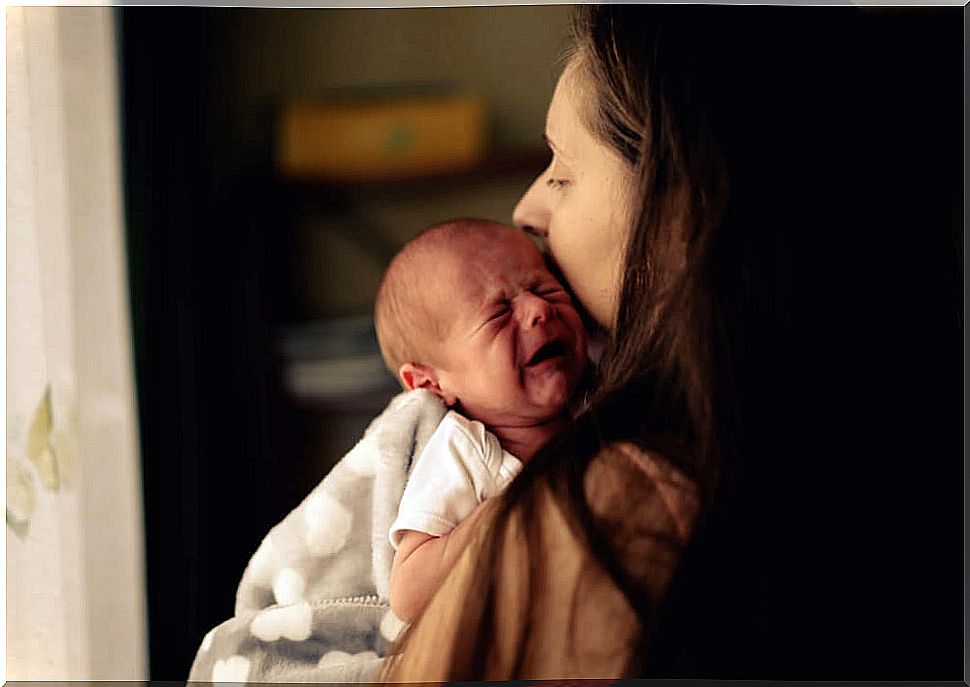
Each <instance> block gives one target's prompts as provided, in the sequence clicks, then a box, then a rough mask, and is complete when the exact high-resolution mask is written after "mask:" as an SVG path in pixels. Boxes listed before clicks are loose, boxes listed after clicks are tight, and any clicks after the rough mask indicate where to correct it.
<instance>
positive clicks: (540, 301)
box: [522, 293, 552, 328]
mask: <svg viewBox="0 0 970 687" xmlns="http://www.w3.org/2000/svg"><path fill="white" fill-rule="evenodd" d="M551 314H552V306H551V305H550V304H549V302H548V301H547V300H546V299H544V298H540V297H539V296H536V295H535V294H532V293H529V294H526V296H525V297H524V303H523V307H522V324H523V326H525V327H526V328H531V327H536V326H538V325H540V324H542V323H543V322H545V321H546V320H548V319H549V317H550V315H551Z"/></svg>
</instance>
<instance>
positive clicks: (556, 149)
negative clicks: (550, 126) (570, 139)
mask: <svg viewBox="0 0 970 687" xmlns="http://www.w3.org/2000/svg"><path fill="white" fill-rule="evenodd" d="M542 140H543V141H545V143H546V145H547V146H549V148H550V149H551V150H552V152H553V153H555V155H556V156H557V157H559V158H560V159H565V160H567V161H568V160H569V159H570V157H571V156H570V155H568V154H567V153H565V152H564V151H563V149H562V148H560V147H559V146H557V145H556V142H555V141H553V140H552V139H551V138H550V137H549V135H548V134H542Z"/></svg>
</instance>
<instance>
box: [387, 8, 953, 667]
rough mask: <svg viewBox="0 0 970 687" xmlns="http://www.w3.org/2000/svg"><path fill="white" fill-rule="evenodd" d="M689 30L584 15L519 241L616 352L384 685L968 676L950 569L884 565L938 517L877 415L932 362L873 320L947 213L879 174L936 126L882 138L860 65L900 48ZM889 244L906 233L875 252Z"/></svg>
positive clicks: (756, 29) (683, 20) (772, 18)
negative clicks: (943, 628)
mask: <svg viewBox="0 0 970 687" xmlns="http://www.w3.org/2000/svg"><path fill="white" fill-rule="evenodd" d="M698 9H700V8H686V9H685V8H677V7H637V6H609V5H604V6H583V7H582V8H580V9H579V10H578V11H577V19H576V26H575V42H574V47H573V50H572V52H571V54H570V56H569V58H568V60H567V62H566V64H565V67H564V69H563V72H562V76H561V78H560V80H559V83H558V85H557V87H556V90H555V94H554V96H553V98H552V101H551V103H550V106H549V112H548V118H547V125H546V130H545V138H546V140H547V142H548V145H549V147H550V149H551V152H552V161H551V163H550V165H549V167H548V168H547V169H546V170H545V171H544V172H543V173H542V175H541V176H540V177H539V178H538V179H537V180H536V181H535V183H534V184H533V185H532V187H531V188H530V189H529V190H528V191H527V193H526V194H525V195H524V196H523V198H522V200H521V201H520V203H519V204H518V206H517V207H516V209H515V214H514V220H515V223H516V225H517V226H518V227H519V228H521V229H522V230H524V231H526V232H528V233H530V234H532V235H534V236H536V237H538V238H539V239H540V240H541V241H542V242H543V243H544V244H545V245H546V246H547V248H548V251H549V253H550V254H551V257H552V258H553V260H554V262H555V263H556V265H557V266H558V268H559V270H561V272H562V275H563V277H564V278H565V280H566V281H567V282H568V284H569V287H570V289H571V291H572V293H573V295H574V296H575V299H576V300H577V301H578V302H579V303H580V304H581V305H582V306H583V308H584V309H585V312H586V315H588V320H589V321H590V324H591V326H592V327H594V328H595V329H598V330H600V331H601V332H602V333H603V337H604V339H605V342H606V343H605V352H604V353H603V356H602V359H601V360H600V361H599V365H598V369H597V373H596V377H595V383H594V386H593V388H592V391H591V393H590V395H589V398H588V403H587V405H586V407H585V409H584V410H583V411H582V412H581V413H580V414H579V415H578V417H577V418H576V419H575V420H574V421H573V422H572V423H571V424H570V425H569V426H568V427H567V428H566V429H565V430H564V431H562V432H561V433H559V434H558V435H557V436H556V437H555V438H553V439H552V440H551V441H550V442H549V443H548V444H546V445H545V447H544V448H542V449H541V450H539V452H538V453H537V454H536V455H535V457H534V458H533V459H532V460H531V461H530V462H529V463H528V464H527V465H526V467H525V469H524V470H523V472H522V473H521V474H520V475H519V477H518V478H517V479H516V480H515V481H514V482H513V483H512V484H511V486H510V487H509V489H508V491H507V492H505V494H503V495H502V496H500V497H497V498H495V499H492V500H491V501H489V502H488V503H487V505H486V507H485V508H484V512H483V514H482V516H481V517H480V519H479V520H478V522H477V523H476V528H475V533H474V534H473V535H471V536H470V537H469V539H470V543H469V544H468V546H467V548H466V549H465V550H464V552H463V554H462V556H461V558H460V560H459V562H458V564H457V567H456V568H455V569H454V570H453V571H452V572H451V574H450V575H449V576H448V578H447V579H446V580H445V582H444V585H443V586H442V588H441V589H440V590H439V591H438V592H437V594H436V595H435V596H434V598H433V599H432V601H431V603H430V605H429V606H428V607H427V608H426V610H425V611H424V613H423V615H422V616H421V617H420V618H419V619H418V620H417V621H416V622H415V623H414V624H413V625H412V626H411V627H410V628H409V630H408V632H407V633H406V635H405V637H404V639H403V641H402V642H401V644H400V646H399V647H398V650H399V653H398V654H397V655H396V656H395V657H394V660H393V661H392V662H389V664H388V667H387V670H386V673H385V675H384V677H385V678H386V679H388V680H393V681H437V680H462V679H465V680H467V679H489V680H503V679H513V678H563V677H599V678H609V677H622V676H648V677H696V678H704V677H710V678H721V679H729V678H747V679H765V678H775V679H804V678H812V677H816V678H830V679H833V678H844V679H861V678H889V677H892V678H894V679H901V678H904V679H905V678H914V679H915V678H918V677H919V678H925V677H928V676H932V675H946V674H951V673H947V672H945V671H946V670H948V668H945V666H944V665H943V663H942V662H941V660H940V658H941V657H942V656H944V655H946V656H950V655H951V654H952V651H951V650H952V649H953V648H956V649H957V650H958V649H959V646H958V644H952V642H951V643H950V644H945V643H943V642H941V641H939V635H937V634H934V632H933V631H932V629H931V628H930V625H931V624H932V623H933V619H934V618H936V615H935V614H936V613H937V612H938V611H939V609H940V608H942V607H943V606H944V604H942V603H941V601H942V598H943V597H942V594H943V592H942V591H941V590H942V589H947V590H953V589H955V588H958V587H955V586H954V584H953V582H954V578H953V577H952V574H948V576H946V584H942V583H941V586H940V587H939V588H938V589H935V590H934V588H933V586H932V585H929V584H928V583H927V573H926V570H927V569H931V568H932V569H936V570H940V569H942V566H943V563H944V554H935V553H933V552H932V550H931V551H927V550H926V549H927V547H926V546H920V547H917V548H918V552H917V550H916V549H913V548H910V547H909V545H907V544H905V543H903V542H900V545H899V548H896V549H893V550H891V549H890V548H889V545H890V542H891V540H894V538H895V537H897V536H899V535H900V534H901V533H902V532H903V529H902V528H903V526H904V523H909V524H910V525H912V524H913V523H919V524H920V525H921V526H920V527H917V528H916V530H915V531H914V533H913V536H917V537H922V538H923V539H922V541H923V542H924V543H928V540H927V539H925V537H926V536H928V535H927V534H926V532H927V531H928V530H929V529H930V528H929V527H923V525H927V524H928V523H930V522H933V520H932V518H935V517H936V516H937V515H939V516H940V517H942V511H941V510H939V508H940V507H939V506H933V505H929V504H923V503H922V502H920V506H921V507H920V508H915V507H914V505H915V504H913V502H912V500H911V499H910V500H909V501H907V500H906V498H905V497H904V492H905V493H907V494H911V493H912V492H910V491H907V487H908V486H911V487H913V488H916V489H917V490H918V488H920V487H924V488H925V487H926V484H924V482H923V481H921V480H924V479H925V478H924V477H922V476H920V474H918V472H917V473H914V472H913V471H912V470H910V471H905V472H899V471H898V470H896V468H895V467H894V466H892V465H891V464H885V463H880V462H877V459H876V457H877V456H879V455H883V456H886V455H890V454H887V453H886V451H891V449H892V447H893V446H894V445H895V446H897V447H899V446H902V447H909V446H911V445H914V444H915V442H916V439H914V437H916V435H917V434H918V432H916V431H915V429H914V430H912V431H910V430H909V429H908V424H907V422H906V419H908V418H916V417H917V415H905V414H902V413H901V412H900V406H899V405H897V404H890V403H889V402H888V400H887V399H888V395H887V396H883V395H881V394H880V393H878V392H877V390H878V389H879V388H880V386H879V385H880V384H882V383H883V382H882V381H881V380H882V377H880V375H879V372H880V371H881V370H882V367H881V365H882V362H883V361H885V360H887V359H889V358H894V359H895V360H905V359H906V356H909V355H916V354H919V353H924V352H925V351H924V350H923V349H920V348H919V346H920V345H924V346H925V344H920V343H918V341H919V340H918V339H917V338H915V337H908V336H907V334H906V333H905V332H902V333H900V332H898V331H897V330H896V329H892V330H890V329H888V325H887V324H886V320H879V319H877V318H875V317H873V316H872V313H873V312H879V308H880V307H881V304H882V301H880V300H878V299H877V298H876V295H877V294H878V293H879V289H880V288H882V289H886V290H888V292H889V293H895V291H894V289H895V288H896V287H895V283H896V282H895V281H894V280H890V275H891V274H893V272H892V269H891V265H892V264H893V259H894V258H901V257H903V256H904V255H905V254H906V250H905V249H904V248H903V244H899V249H898V250H897V251H896V252H893V251H894V248H895V246H896V244H895V243H893V239H892V238H890V237H891V231H890V230H891V229H893V228H900V227H904V225H905V224H906V222H907V221H908V220H909V219H910V218H915V217H916V216H917V215H918V211H917V208H918V207H919V210H920V211H922V210H924V209H925V211H926V212H927V213H930V215H928V216H933V215H932V213H933V212H934V207H938V206H940V205H945V204H946V202H948V201H950V200H952V198H953V197H954V196H953V195H946V193H947V192H948V191H946V192H944V191H939V194H940V195H939V197H938V198H935V199H934V200H939V201H942V203H937V204H936V206H934V205H933V204H932V203H930V204H928V206H929V207H924V206H923V205H922V203H921V202H920V200H919V199H918V197H917V196H918V194H919V193H921V192H923V191H924V190H925V191H927V192H930V191H929V190H930V188H931V187H930V185H929V184H927V186H926V187H925V188H924V187H923V186H919V187H916V186H913V184H915V183H916V182H915V181H914V179H915V178H916V177H915V175H913V174H912V173H911V172H909V171H907V170H909V169H912V168H913V167H914V166H916V165H920V164H923V163H925V162H926V161H927V160H930V159H931V157H930V156H929V155H928V154H927V156H926V157H925V158H924V157H920V156H921V155H924V153H923V152H921V151H922V150H923V148H920V149H917V148H916V147H908V146H907V144H906V142H905V141H902V142H900V141H898V140H896V139H894V142H893V144H892V145H893V148H894V150H895V151H896V152H897V153H898V155H899V156H900V158H899V159H897V162H898V161H899V160H903V161H904V162H905V165H903V167H901V171H899V170H895V171H894V172H893V173H892V174H889V173H888V172H886V171H885V170H887V169H890V168H892V163H891V162H880V161H879V160H881V159H882V158H879V157H877V156H878V155H881V154H883V152H882V151H884V150H885V146H887V145H889V144H888V143H887V142H886V139H885V138H883V135H884V134H886V133H889V132H892V131H896V129H895V128H894V127H895V126H896V125H897V123H899V124H900V125H901V123H902V122H903V120H904V119H905V118H906V117H907V116H908V115H912V114H913V113H916V112H918V108H916V107H913V106H909V105H907V103H906V99H905V97H904V98H902V99H901V101H894V108H895V109H893V108H887V105H888V103H889V101H890V98H889V93H890V92H891V90H892V89H891V88H890V84H889V83H888V82H886V83H885V84H883V83H882V82H881V81H879V78H883V77H880V76H879V74H882V73H883V72H879V73H878V74H876V73H875V72H871V71H869V72H867V71H865V69H864V67H865V65H863V67H860V66H859V64H860V62H859V60H861V59H863V58H860V57H859V54H861V53H856V52H854V43H855V41H869V43H866V44H865V45H866V46H867V48H868V49H871V50H876V51H877V54H878V56H879V59H889V57H888V56H890V55H893V54H895V53H893V51H892V50H890V44H891V43H892V39H891V31H892V30H893V29H892V27H890V28H889V29H885V30H884V29H882V28H881V25H878V26H877V24H876V20H875V19H872V18H865V17H857V16H856V15H854V14H853V15H852V16H848V17H847V16H846V14H845V13H843V14H842V15H840V16H837V17H836V16H834V14H833V15H824V16H821V17H820V16H819V14H817V13H809V12H806V11H805V10H804V9H800V8H771V9H768V10H767V11H766V10H765V8H760V9H757V10H756V11H755V10H753V9H749V8H743V7H731V8H704V11H703V12H698V11H697V10H698ZM833 19H834V20H836V21H834V22H833V21H832V20H833ZM863 19H866V22H863V21H862V20H863ZM763 22H769V23H763ZM873 26H876V28H878V29H879V30H880V31H884V33H878V32H876V31H873V30H872V27H873ZM820 37H824V40H821V41H818V40H817V39H819V38H820ZM880 41H885V42H884V43H883V42H880ZM880 50H881V51H882V52H878V51H880ZM853 60H855V61H853ZM873 63H875V61H874V62H873ZM889 71H892V70H889ZM892 73H893V74H896V75H898V74H903V72H901V71H892ZM860 75H863V76H865V78H861V77H860ZM900 78H902V81H901V82H900V84H901V85H900V88H901V89H902V92H905V89H906V88H917V86H916V85H915V84H916V82H917V81H918V80H917V79H913V78H910V79H909V80H906V78H905V77H900ZM880 98H882V100H880ZM833 104H837V105H838V107H835V108H833ZM877 113H878V114H879V116H880V117H882V119H877V118H876V117H875V115H876V114H877ZM887 117H888V119H887ZM906 121H914V120H911V119H908V120H906ZM915 121H917V122H918V121H920V120H918V119H917V120H915ZM862 122H865V123H866V124H867V126H869V127H870V128H869V129H868V130H861V129H860V128H859V127H858V126H857V125H859V124H860V123H862ZM873 122H875V123H873ZM924 123H925V122H924ZM853 127H854V128H853ZM898 133H899V134H900V135H901V136H905V135H904V134H903V132H902V130H899V131H898ZM921 133H922V134H923V135H925V136H927V137H929V138H930V139H932V137H933V136H934V133H933V131H932V130H931V129H929V128H927V129H923V130H921ZM887 159H888V158H887ZM932 159H934V160H935V159H936V158H932ZM887 165H888V166H887ZM937 172H938V173H939V174H940V175H942V171H941V170H937ZM931 173H932V172H931ZM907 175H909V176H907ZM900 179H902V181H900ZM881 184H882V185H881ZM933 188H938V187H933ZM948 188H949V187H947V189H948ZM893 189H897V190H900V191H902V190H907V191H909V192H910V193H911V195H910V196H906V194H905V193H899V194H894V193H893ZM913 191H916V192H917V193H913ZM933 192H937V191H933ZM887 193H888V194H889V195H888V197H895V198H896V204H895V205H893V206H892V207H889V206H887V205H886V204H885V202H884V201H885V199H886V198H887V195H886V194H887ZM899 198H904V200H902V201H899V200H898V199H899ZM905 198H910V200H909V201H907V200H905ZM907 203H908V204H907ZM873 226H879V227H881V229H882V230H884V231H886V232H887V233H886V234H885V236H883V235H882V234H880V237H881V238H878V239H877V240H876V241H875V242H869V240H868V239H863V238H862V236H863V234H865V233H866V232H868V231H869V228H870V227H873ZM906 245H913V250H917V251H919V250H921V246H925V245H929V244H928V243H924V244H906ZM927 250H928V249H927ZM873 253H875V254H877V255H876V257H875V258H874V260H873V261H872V262H870V261H869V260H868V259H867V257H868V256H869V255H872V254H873ZM943 254H944V255H946V253H945V252H944V253H943ZM855 269H860V270H865V274H866V275H867V277H868V280H866V279H861V278H859V277H858V276H857V272H855V271H854V270H855ZM874 285H878V287H876V286H874ZM934 288H936V287H935V286H933V285H926V284H923V285H919V284H916V285H910V286H908V287H907V290H906V293H907V294H909V295H910V296H911V297H913V298H917V299H918V298H919V297H921V296H923V295H931V294H932V295H934V296H935V295H939V294H941V293H943V289H936V290H933V289H934ZM948 303H949V301H948ZM934 312H935V311H934ZM946 314H947V315H949V314H951V313H950V312H949V311H947V313H946ZM915 317H917V319H918V318H919V316H915ZM919 321H920V322H921V323H923V324H925V325H926V326H928V327H931V326H937V325H938V324H939V322H940V321H941V320H934V319H931V318H930V317H929V316H927V317H925V318H923V319H921V320H919ZM874 323H876V326H875V328H873V325H874ZM879 327H882V328H881V329H880V328H879ZM890 331H892V333H893V335H892V336H890V335H889V332H890ZM940 333H944V334H946V335H952V334H953V333H954V331H951V330H945V329H941V330H940ZM958 339H959V337H953V336H951V338H948V339H947V341H948V342H951V343H952V341H954V340H958ZM877 341H878V342H879V344H880V345H879V346H876V345H875V344H876V342H877ZM904 345H905V349H906V350H905V351H904V350H903V347H904ZM946 350H947V351H949V349H946ZM930 357H931V356H927V359H929V358H930ZM850 358H851V360H850ZM927 364H928V365H930V366H932V365H933V363H932V362H928V363H927ZM933 370H935V368H933ZM897 381H898V384H899V386H897V387H896V389H897V391H899V392H900V396H902V397H904V396H906V395H907V394H909V393H910V392H917V391H926V388H924V387H921V386H920V383H919V382H916V381H908V382H907V381H899V379H897ZM933 389H934V390H935V389H936V387H933ZM947 389H948V391H952V389H949V387H947ZM849 398H853V399H855V401H854V402H853V403H855V404H857V405H852V404H851V403H849V402H848V401H847V400H846V399H849ZM898 398H899V397H898ZM900 400H904V399H902V398H900ZM912 412H913V413H917V414H918V413H919V412H920V411H919V410H913V411H912ZM876 415H879V416H880V417H879V419H878V421H877V420H876V419H874V418H875V417H876ZM919 417H923V416H921V415H920V416H919ZM870 418H872V419H870ZM885 427H893V431H894V435H893V438H892V439H891V440H890V439H889V438H887V434H886V433H885V431H884V428H885ZM920 441H923V439H920ZM896 455H898V452H897V454H896ZM937 457H938V458H939V457H940V456H937ZM883 468H884V469H883ZM914 481H915V483H914ZM896 496H899V500H898V501H897V500H896ZM924 500H925V499H924ZM907 503H908V504H910V505H907ZM897 506H898V507H897ZM934 508H936V509H937V510H934ZM906 532H910V530H906ZM906 536H907V537H908V536H910V535H908V534H907V535H906ZM906 541H912V540H911V539H906ZM930 548H931V549H932V547H930ZM952 558H953V557H952V556H950V558H949V559H947V560H948V561H950V559H952ZM957 561H958V559H956V561H950V562H957ZM956 580H957V582H959V578H958V577H957V578H956ZM914 595H916V596H918V600H916V599H915V598H914ZM953 608H954V609H957V608H958V606H957V605H956V604H954V605H953ZM955 619H956V620H957V621H959V616H957V617H956V618H955ZM953 620H954V618H952V617H950V616H947V617H946V618H945V622H946V623H951V624H952V622H953ZM954 627H955V626H954ZM947 628H948V629H951V628H950V626H949V625H948V626H947ZM955 637H956V639H957V640H958V639H959V637H958V636H957V635H955ZM951 644H952V646H951ZM947 652H950V653H947ZM957 657H958V654H956V655H953V656H952V658H954V659H956V658H957ZM954 668H955V665H954ZM927 670H929V671H930V672H926V671H927ZM933 670H941V671H944V672H937V673H934V672H933Z"/></svg>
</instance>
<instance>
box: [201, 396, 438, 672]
mask: <svg viewBox="0 0 970 687" xmlns="http://www.w3.org/2000/svg"><path fill="white" fill-rule="evenodd" d="M445 410H446V409H445V407H444V405H443V404H442V403H441V402H440V401H439V400H438V398H437V397H436V396H434V395H433V394H431V393H430V392H427V391H410V392H406V393H402V394H400V395H398V396H397V397H395V398H394V399H393V400H392V401H391V403H390V404H389V405H388V407H387V409H386V410H385V411H384V412H383V413H382V414H381V415H380V416H379V417H377V419H375V420H374V421H373V422H372V423H371V425H370V426H369V427H368V428H367V431H366V432H365V434H364V437H363V438H362V439H361V440H360V441H359V442H358V443H357V445H356V446H355V447H354V448H353V449H352V450H351V451H350V452H349V453H348V454H347V455H346V456H344V457H343V458H342V459H341V460H340V462H339V463H337V465H336V466H334V468H333V470H331V472H330V473H329V474H328V475H327V476H326V478H324V480H323V481H322V482H321V483H320V484H319V485H317V487H316V488H314V490H313V491H312V492H310V495H309V496H307V497H306V499H304V501H303V502H302V503H301V504H300V505H299V506H298V507H297V508H296V509H295V510H294V511H293V512H291V513H290V514H289V515H287V516H286V518H284V519H283V521H282V522H280V523H279V524H278V525H276V526H275V527H274V528H273V529H271V530H270V532H269V534H268V535H267V536H266V538H265V539H263V542H262V544H260V546H259V548H258V550H257V551H256V553H255V554H254V555H253V557H252V558H251V559H250V561H249V565H248V566H247V567H246V570H245V572H244V573H243V577H242V581H241V582H240V583H239V589H238V590H237V592H236V608H235V615H234V616H233V617H232V618H230V619H229V620H227V621H225V622H223V623H222V624H220V625H218V626H217V627H215V628H213V629H212V630H211V631H210V632H209V633H208V634H207V635H206V636H205V638H204V639H203V640H202V645H201V646H200V647H199V651H198V653H197V654H196V657H195V661H194V663H193V664H192V669H191V672H190V674H189V680H190V681H204V682H210V681H211V682H237V683H241V682H331V683H333V682H337V683H340V682H344V683H351V682H368V681H371V680H373V679H374V677H375V676H376V674H377V671H378V670H379V668H380V665H381V661H382V660H383V658H382V657H383V656H384V654H385V653H386V651H387V648H388V647H389V646H390V643H391V642H392V641H393V640H394V638H395V637H396V636H397V634H398V632H399V631H400V630H401V628H402V627H403V624H402V623H401V622H400V621H399V620H397V618H395V617H394V615H393V614H392V613H391V611H390V606H389V605H388V600H387V599H388V588H389V585H390V574H391V563H392V561H393V558H394V551H393V549H392V548H391V545H390V543H389V541H388V529H389V528H390V526H391V523H392V522H393V521H394V518H395V516H396V515H397V508H398V504H399V502H400V500H401V493H402V492H403V490H404V483H405V480H406V478H407V473H408V470H409V468H410V465H411V462H412V459H413V457H415V456H417V455H418V454H419V453H420V451H421V449H422V448H423V446H424V445H425V444H426V443H427V441H428V438H429V437H430V436H431V434H432V433H433V432H434V430H435V428H436V427H437V425H438V423H439V422H440V420H441V418H442V417H443V416H444V414H445Z"/></svg>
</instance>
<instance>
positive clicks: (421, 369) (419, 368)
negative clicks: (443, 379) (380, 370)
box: [397, 363, 458, 408]
mask: <svg viewBox="0 0 970 687" xmlns="http://www.w3.org/2000/svg"><path fill="white" fill-rule="evenodd" d="M397 374H398V376H399V377H400V378H401V381H402V382H404V386H405V387H406V388H407V389H408V390H409V391H412V390H414V389H427V390H428V391H430V392H432V393H433V394H435V395H436V396H438V397H439V398H441V400H442V401H444V402H445V405H446V406H448V407H449V408H450V407H451V406H453V405H455V403H457V402H458V399H457V398H456V397H455V396H454V395H453V394H449V393H447V392H446V391H444V390H443V389H442V388H441V385H440V384H439V383H438V371H437V370H435V368H433V367H431V366H429V365H421V364H420V363H404V364H403V365H401V369H400V370H398V371H397Z"/></svg>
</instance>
